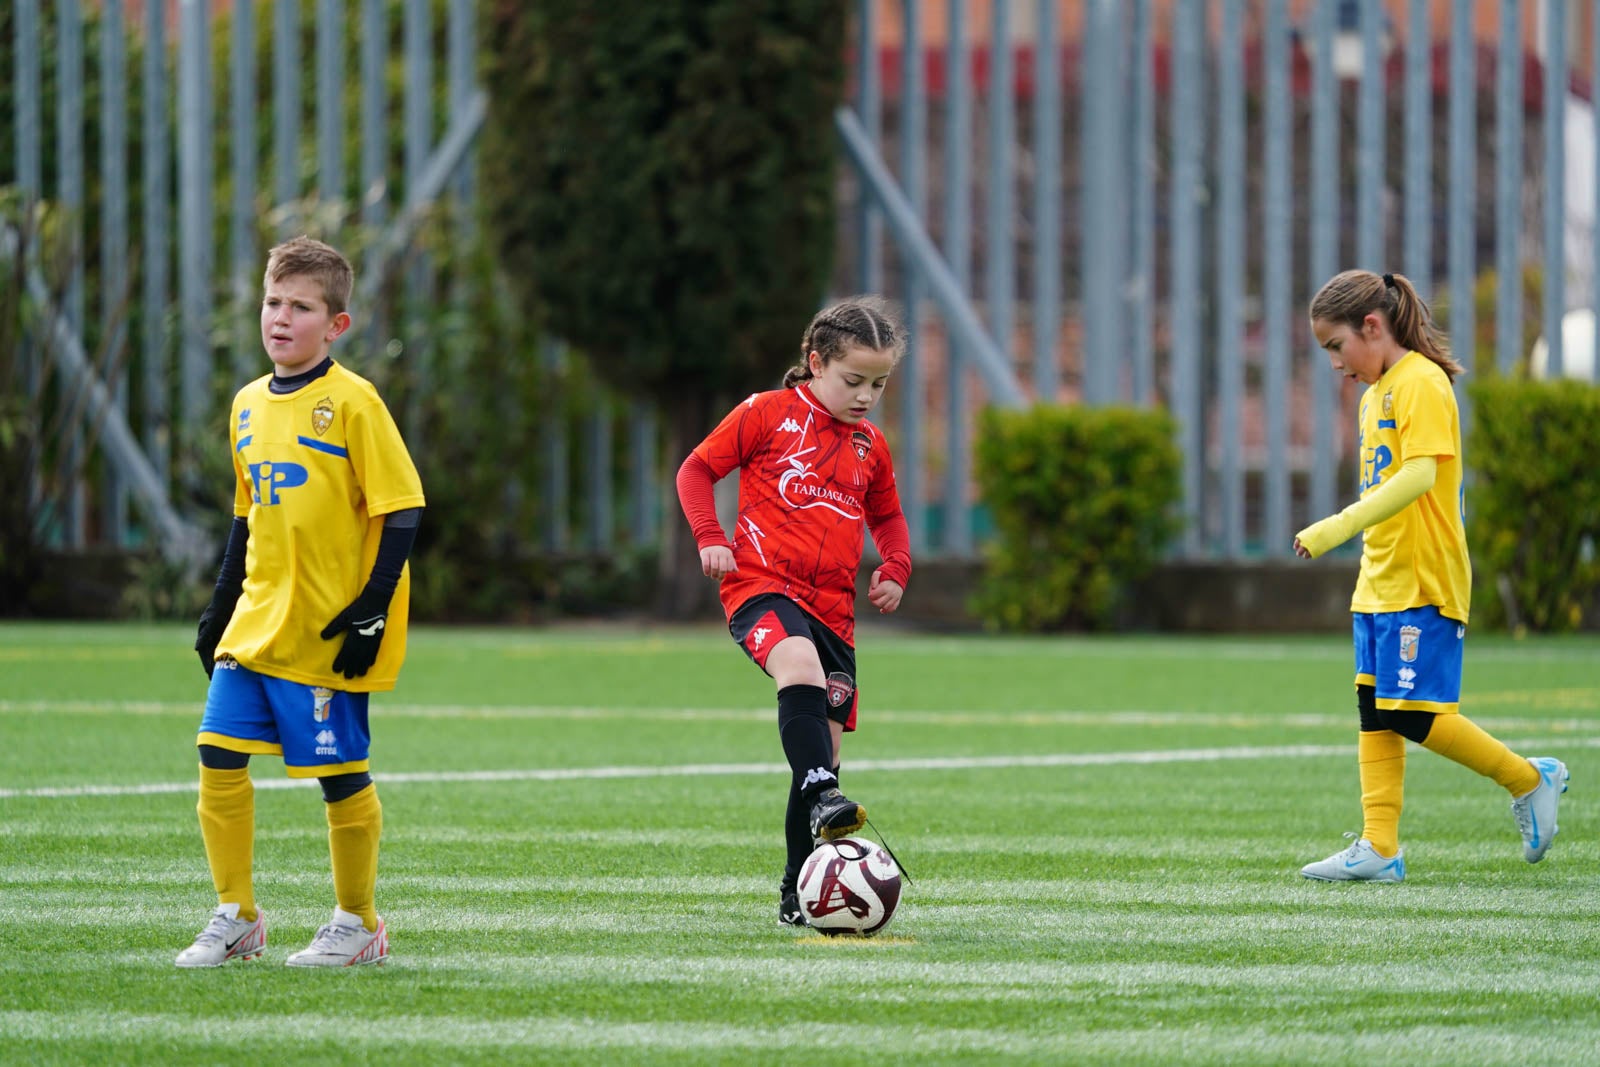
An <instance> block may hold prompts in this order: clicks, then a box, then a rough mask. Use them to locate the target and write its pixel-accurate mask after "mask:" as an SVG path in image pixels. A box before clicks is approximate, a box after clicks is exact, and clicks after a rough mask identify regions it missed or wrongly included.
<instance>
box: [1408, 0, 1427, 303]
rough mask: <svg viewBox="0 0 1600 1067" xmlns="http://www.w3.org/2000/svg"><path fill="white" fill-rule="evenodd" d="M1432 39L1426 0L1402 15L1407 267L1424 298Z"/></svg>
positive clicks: (1417, 0)
mask: <svg viewBox="0 0 1600 1067" xmlns="http://www.w3.org/2000/svg"><path fill="white" fill-rule="evenodd" d="M1432 46H1433V40H1432V34H1431V33H1430V28H1429V26H1428V0H1410V2H1409V4H1408V13H1407V16H1406V190H1405V197H1406V222H1405V226H1406V230H1405V272H1406V275H1407V277H1409V278H1410V279H1411V282H1412V284H1413V285H1415V286H1416V288H1417V292H1418V293H1420V294H1422V297H1423V299H1424V300H1426V299H1428V297H1429V293H1430V291H1431V290H1432V289H1433V233H1432V221H1433V218H1432V212H1433V205H1432V201H1433V138H1434V127H1433V98H1432V94H1433V47H1432Z"/></svg>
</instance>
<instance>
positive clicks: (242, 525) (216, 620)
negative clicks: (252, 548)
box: [194, 515, 250, 678]
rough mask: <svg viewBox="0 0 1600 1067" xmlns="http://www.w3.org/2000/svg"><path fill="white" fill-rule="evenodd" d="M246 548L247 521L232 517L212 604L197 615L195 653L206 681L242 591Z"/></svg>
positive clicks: (243, 518)
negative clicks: (202, 668)
mask: <svg viewBox="0 0 1600 1067" xmlns="http://www.w3.org/2000/svg"><path fill="white" fill-rule="evenodd" d="M249 545H250V520H249V519H247V518H245V517H244V516H243V515H235V516H234V517H233V525H232V526H230V527H229V528H228V546H227V548H225V549H223V552H222V565H221V566H220V567H218V568H217V584H216V586H215V587H214V588H213V589H212V590H211V603H209V604H207V605H206V609H205V610H204V611H202V612H201V613H200V626H199V628H198V631H197V632H196V634H195V639H194V650H195V651H196V652H198V653H199V654H200V666H202V667H204V668H205V671H206V677H207V678H209V677H211V672H212V670H213V668H215V667H216V663H217V644H218V642H220V641H221V640H222V633H223V631H224V630H226V629H227V628H228V622H229V620H230V619H232V618H233V609H234V608H235V607H237V606H238V603H239V596H240V595H241V594H242V593H243V592H244V561H245V554H246V551H247V549H248V548H249Z"/></svg>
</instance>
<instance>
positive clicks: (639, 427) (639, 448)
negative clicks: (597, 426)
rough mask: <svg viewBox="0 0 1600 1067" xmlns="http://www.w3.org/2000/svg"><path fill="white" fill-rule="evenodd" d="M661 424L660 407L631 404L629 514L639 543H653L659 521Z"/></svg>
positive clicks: (637, 544) (629, 420) (642, 402)
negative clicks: (659, 445)
mask: <svg viewBox="0 0 1600 1067" xmlns="http://www.w3.org/2000/svg"><path fill="white" fill-rule="evenodd" d="M658 431H659V424H658V422H657V420H656V409H655V408H654V407H653V406H652V405H650V404H647V403H645V402H644V401H642V400H635V401H633V402H632V403H631V404H630V405H629V413H628V445H629V453H628V470H629V485H630V488H631V489H632V492H631V493H630V494H629V495H630V497H631V506H630V507H629V509H628V510H629V512H630V514H629V518H631V519H632V521H633V543H634V545H635V546H640V545H653V544H655V543H656V535H657V531H658V530H659V523H658V519H657V516H656V500H657V495H656V493H657V487H656V436H657V433H658Z"/></svg>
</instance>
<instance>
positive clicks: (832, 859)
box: [795, 837, 900, 936]
mask: <svg viewBox="0 0 1600 1067" xmlns="http://www.w3.org/2000/svg"><path fill="white" fill-rule="evenodd" d="M795 889H796V891H797V893H798V895H799V897H800V910H801V911H803V912H804V913H805V916H806V922H808V923H810V924H811V926H812V927H813V928H814V929H816V930H817V931H819V932H821V933H824V934H860V935H862V936H869V935H871V934H875V933H877V932H878V931H879V930H882V929H883V928H884V927H885V926H888V925H889V920H890V919H892V918H894V910H895V908H896V907H897V906H898V905H899V903H900V867H899V866H898V865H897V864H896V863H895V861H894V860H893V859H892V858H891V857H890V856H889V853H887V852H885V851H884V850H883V848H882V847H880V846H878V845H875V844H873V843H872V842H871V841H867V840H865V839H864V838H859V837H841V838H840V839H839V840H837V841H824V842H823V843H822V844H820V845H818V846H817V847H816V850H815V851H813V852H812V853H811V855H810V856H808V857H806V862H805V864H804V865H803V866H802V867H801V868H800V878H799V881H798V883H797V884H796V886H795Z"/></svg>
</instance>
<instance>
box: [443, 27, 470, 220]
mask: <svg viewBox="0 0 1600 1067" xmlns="http://www.w3.org/2000/svg"><path fill="white" fill-rule="evenodd" d="M473 7H474V3H473V0H451V2H450V24H449V64H450V68H449V92H450V114H451V115H459V114H460V113H461V112H462V111H463V110H464V109H465V108H466V106H467V101H468V100H469V99H470V98H471V96H472V88H473V83H474V81H475V75H474V69H473V67H474V61H473V57H474V55H475V54H476V47H475V43H476V42H475V38H474V34H475V33H476V28H475V25H474V17H473ZM474 181H475V175H474V168H473V164H472V158H471V156H468V157H467V158H466V159H464V160H462V162H461V166H460V167H459V168H458V169H457V172H456V176H455V180H454V182H453V183H452V188H453V189H454V191H455V196H456V200H457V201H458V204H459V206H460V207H461V208H462V210H461V211H460V225H461V226H462V227H464V228H465V230H466V231H467V232H468V233H470V232H471V230H472V212H471V211H468V210H465V206H466V205H467V204H468V203H470V202H471V200H472V189H473V184H474Z"/></svg>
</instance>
